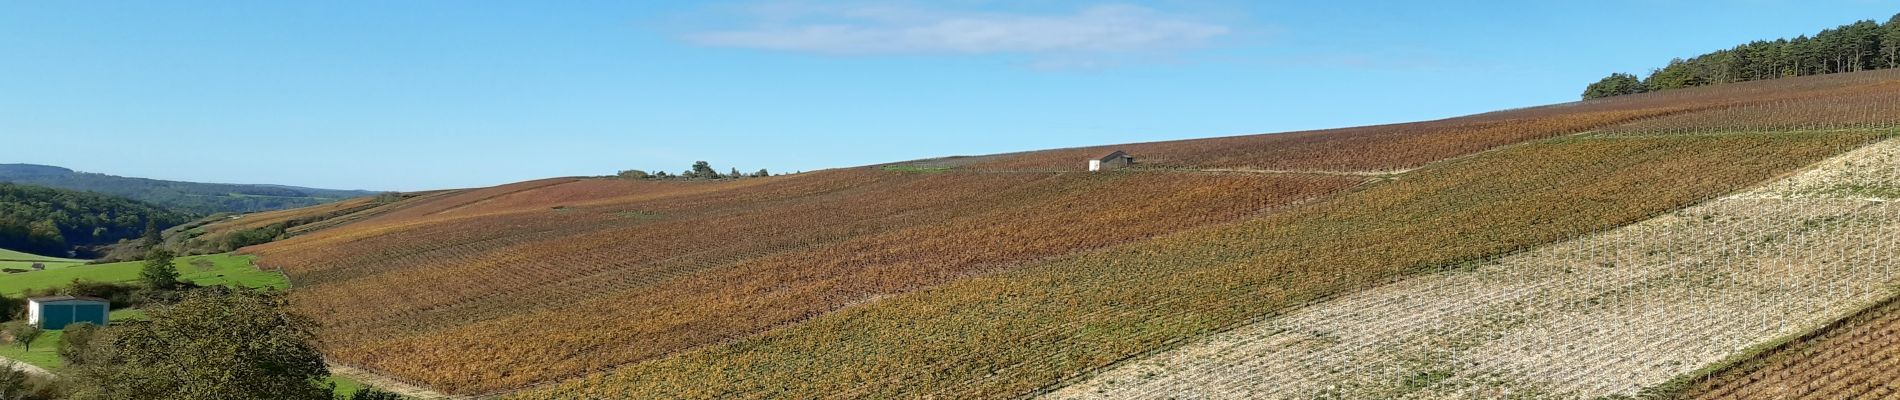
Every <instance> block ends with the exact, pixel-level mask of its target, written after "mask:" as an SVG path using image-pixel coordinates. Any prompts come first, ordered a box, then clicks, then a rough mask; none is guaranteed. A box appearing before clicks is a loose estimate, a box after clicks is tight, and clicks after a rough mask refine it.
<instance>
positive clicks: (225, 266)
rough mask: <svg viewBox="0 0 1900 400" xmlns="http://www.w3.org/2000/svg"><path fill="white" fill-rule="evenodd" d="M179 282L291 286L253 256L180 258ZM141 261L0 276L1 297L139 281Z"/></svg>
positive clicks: (229, 255) (217, 255)
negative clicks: (76, 283) (77, 282)
mask: <svg viewBox="0 0 1900 400" xmlns="http://www.w3.org/2000/svg"><path fill="white" fill-rule="evenodd" d="M174 265H176V266H177V267H178V275H179V279H181V280H184V281H187V282H192V283H196V284H199V285H205V286H210V285H229V286H243V287H261V288H273V289H283V288H286V287H289V286H290V282H289V281H288V280H285V279H284V275H283V274H279V273H277V272H276V271H263V270H259V269H257V268H256V267H252V266H251V256H239V255H231V254H211V255H202V256H188V257H179V258H178V260H177V261H176V262H175V264H174ZM140 267H141V264H140V262H139V261H127V262H118V263H111V264H98V265H73V266H68V267H62V268H48V269H47V270H45V271H34V272H22V273H17V274H4V275H0V295H6V296H14V297H17V296H19V295H20V293H22V292H25V291H26V290H27V289H41V288H49V287H56V286H64V285H66V284H68V283H71V282H72V281H73V280H74V279H85V280H90V281H99V282H131V281H136V280H138V277H139V268H140Z"/></svg>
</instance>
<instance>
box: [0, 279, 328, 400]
mask: <svg viewBox="0 0 1900 400" xmlns="http://www.w3.org/2000/svg"><path fill="white" fill-rule="evenodd" d="M16 257H17V258H20V259H22V260H26V257H41V256H35V255H31V254H26V253H20V252H15V251H10V250H0V259H9V260H11V259H14V258H16ZM251 258H252V257H251V256H239V255H231V254H212V255H202V256H189V257H179V258H178V260H177V262H176V264H175V265H176V266H177V267H178V275H179V279H180V280H184V281H187V282H192V283H196V284H199V285H203V286H212V285H226V286H240V287H253V288H273V289H283V288H286V287H289V286H290V282H289V281H287V280H285V279H284V275H283V274H279V273H277V272H276V271H260V270H258V269H257V268H256V267H253V266H252V265H251ZM56 260H63V261H65V262H69V264H70V265H65V267H63V268H50V267H51V265H52V264H53V263H52V262H48V261H56ZM37 261H38V262H47V264H48V265H49V268H48V269H47V270H45V271H36V272H25V273H18V274H6V275H0V294H5V295H7V296H19V295H20V293H21V292H24V291H26V290H27V289H35V288H46V287H53V286H61V285H65V284H67V283H69V282H72V280H73V279H86V280H93V281H101V282H131V281H136V280H138V276H139V268H140V267H141V266H142V264H141V262H139V261H128V262H121V263H111V264H99V265H83V264H84V263H85V260H66V259H60V258H52V257H41V258H40V259H38V260H37ZM26 264H31V263H26ZM0 265H5V264H0ZM144 318H145V311H144V310H139V309H134V308H126V309H118V310H113V311H112V314H111V319H112V321H127V320H138V319H144ZM60 334H61V331H56V330H55V331H47V332H46V334H44V335H41V336H40V337H39V339H36V340H34V341H33V346H32V348H33V349H32V351H27V350H26V348H25V347H22V346H20V345H18V344H6V345H0V357H6V358H10V359H14V360H19V361H21V362H25V363H27V364H33V365H35V366H38V367H40V368H45V369H48V370H56V369H58V368H59V366H60V360H59V338H60ZM327 382H332V383H335V384H336V392H337V393H340V394H349V393H353V392H355V391H356V390H357V389H358V388H361V387H363V384H362V383H361V382H357V381H356V380H354V379H350V378H345V377H330V379H328V380H327Z"/></svg>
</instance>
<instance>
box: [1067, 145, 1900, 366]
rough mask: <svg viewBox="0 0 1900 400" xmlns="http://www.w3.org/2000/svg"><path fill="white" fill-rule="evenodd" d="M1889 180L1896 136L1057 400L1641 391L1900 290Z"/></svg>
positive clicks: (1899, 231)
mask: <svg viewBox="0 0 1900 400" xmlns="http://www.w3.org/2000/svg"><path fill="white" fill-rule="evenodd" d="M1896 171H1900V139H1889V140H1886V141H1883V142H1881V143H1879V144H1875V145H1872V146H1868V147H1866V148H1863V149H1860V150H1856V151H1853V152H1850V153H1848V154H1844V155H1842V156H1839V157H1836V158H1835V159H1832V160H1829V161H1828V162H1825V163H1823V164H1821V165H1820V166H1819V167H1818V168H1816V169H1813V170H1810V171H1807V172H1804V173H1802V174H1800V175H1797V176H1794V177H1790V178H1788V179H1785V180H1782V181H1779V182H1776V183H1774V184H1770V185H1767V186H1765V187H1763V188H1760V189H1756V190H1750V191H1747V192H1744V193H1740V194H1736V195H1733V196H1728V197H1723V198H1719V199H1715V200H1711V201H1707V202H1704V203H1703V204H1700V205H1697V206H1694V207H1690V208H1687V209H1684V210H1681V211H1677V212H1673V213H1669V214H1667V215H1663V216H1658V217H1656V218H1652V219H1650V220H1647V221H1643V222H1639V223H1636V224H1631V225H1628V226H1624V227H1621V228H1617V229H1614V230H1610V231H1605V232H1602V233H1599V234H1594V235H1590V236H1587V237H1584V238H1579V239H1577V240H1572V241H1567V242H1563V243H1556V244H1551V245H1547V246H1541V247H1538V248H1536V249H1532V250H1530V251H1526V252H1522V253H1518V254H1512V255H1507V256H1502V257H1497V258H1495V259H1491V260H1486V261H1484V262H1482V263H1479V264H1476V265H1472V266H1470V267H1467V268H1460V269H1456V270H1452V271H1446V272H1442V273H1435V274H1431V275H1427V276H1420V277H1417V278H1414V279H1409V280H1406V281H1403V282H1399V283H1395V284H1390V285H1384V286H1381V287H1379V288H1376V289H1373V290H1367V291H1363V292H1360V293H1356V294H1353V295H1349V296H1342V297H1341V298H1338V299H1335V300H1332V301H1327V302H1324V303H1321V304H1316V305H1313V306H1310V307H1306V308H1303V309H1301V310H1299V311H1296V312H1294V313H1292V314H1289V315H1287V316H1286V317H1283V318H1276V319H1273V320H1269V321H1262V322H1260V323H1255V324H1251V325H1248V326H1246V327H1242V328H1239V329H1235V330H1232V331H1229V332H1224V333H1221V334H1218V335H1213V336H1210V337H1208V338H1205V339H1203V340H1199V341H1196V342H1195V343H1193V344H1189V345H1185V346H1183V347H1181V348H1179V349H1176V350H1173V351H1169V352H1167V353H1163V354H1157V355H1155V356H1153V357H1150V358H1148V359H1145V360H1142V361H1136V362H1130V363H1127V364H1125V366H1123V367H1122V368H1118V369H1116V370H1113V371H1109V372H1104V373H1102V374H1101V375H1098V376H1096V377H1094V378H1092V379H1090V380H1089V381H1087V382H1084V383H1081V384H1078V385H1075V386H1071V387H1068V388H1064V389H1063V390H1062V391H1061V392H1058V393H1056V394H1054V395H1053V396H1050V397H1051V398H1063V399H1080V398H1155V397H1163V396H1167V395H1185V396H1188V397H1196V398H1243V397H1273V398H1314V397H1344V398H1399V397H1404V398H1498V397H1510V396H1520V397H1535V398H1598V397H1603V396H1615V395H1635V394H1637V393H1638V392H1640V391H1642V390H1643V389H1645V388H1649V387H1654V386H1658V385H1662V384H1664V383H1665V382H1668V381H1670V380H1671V379H1674V378H1676V377H1678V376H1683V375H1687V374H1694V373H1695V372H1696V371H1697V370H1698V369H1700V368H1703V367H1704V366H1706V365H1712V364H1716V363H1719V362H1721V361H1723V360H1724V359H1726V358H1729V357H1732V356H1734V355H1736V354H1738V353H1740V352H1743V351H1745V350H1747V349H1748V348H1750V347H1751V346H1755V345H1757V344H1760V343H1769V342H1773V341H1775V340H1776V339H1778V338H1780V337H1784V336H1789V335H1794V334H1797V333H1800V332H1805V331H1807V330H1810V329H1813V328H1814V327H1816V326H1819V325H1823V324H1826V323H1828V322H1829V321H1832V320H1834V319H1835V318H1838V317H1839V316H1841V315H1845V314H1848V313H1850V312H1852V310H1856V309H1860V308H1862V307H1866V306H1867V305H1868V304H1871V303H1874V302H1876V301H1878V300H1879V299H1883V298H1888V297H1891V296H1894V295H1896V294H1900V291H1896V290H1895V288H1896V286H1895V285H1896V284H1900V268H1895V267H1894V266H1893V265H1891V264H1887V263H1890V262H1892V258H1891V257H1892V256H1893V255H1895V254H1896V252H1900V247H1896V246H1897V245H1900V242H1897V241H1896V240H1895V238H1900V207H1896V206H1894V205H1893V204H1892V201H1893V200H1900V198H1895V197H1882V193H1886V189H1887V188H1894V187H1900V174H1895V172H1896ZM1867 188H1874V189H1873V190H1868V189H1867ZM1854 242H1859V245H1850V246H1843V245H1841V243H1854ZM1606 371H1616V373H1605V372H1606ZM1767 397H1770V398H1781V396H1780V395H1770V396H1767Z"/></svg>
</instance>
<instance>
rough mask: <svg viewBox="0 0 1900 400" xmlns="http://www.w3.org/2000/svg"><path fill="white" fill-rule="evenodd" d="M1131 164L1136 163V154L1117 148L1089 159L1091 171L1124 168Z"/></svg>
mask: <svg viewBox="0 0 1900 400" xmlns="http://www.w3.org/2000/svg"><path fill="white" fill-rule="evenodd" d="M1130 165H1135V156H1131V155H1128V152H1124V151H1121V150H1116V151H1115V152H1113V153H1108V155H1105V156H1102V157H1100V158H1096V159H1093V160H1089V171H1090V172H1094V171H1101V170H1109V169H1116V168H1123V167H1127V166H1130Z"/></svg>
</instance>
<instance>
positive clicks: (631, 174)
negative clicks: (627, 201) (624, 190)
mask: <svg viewBox="0 0 1900 400" xmlns="http://www.w3.org/2000/svg"><path fill="white" fill-rule="evenodd" d="M615 175H616V176H619V177H621V178H626V179H646V178H648V177H650V175H647V172H646V171H641V170H637V169H630V170H626V171H620V173H619V174H615Z"/></svg>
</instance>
